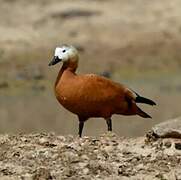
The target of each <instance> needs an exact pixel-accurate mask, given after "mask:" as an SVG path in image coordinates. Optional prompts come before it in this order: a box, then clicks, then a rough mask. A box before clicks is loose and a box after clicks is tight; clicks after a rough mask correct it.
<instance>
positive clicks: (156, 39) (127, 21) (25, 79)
mask: <svg viewBox="0 0 181 180" xmlns="http://www.w3.org/2000/svg"><path fill="white" fill-rule="evenodd" d="M180 6H181V1H180V0H172V1H170V0H165V1H164V2H163V1H162V0H157V1H156V0H154V1H149V2H148V1H145V0H135V1H130V0H112V1H108V0H91V1H90V0H76V1H75V0H74V1H73V0H61V1H59V0H52V1H50V0H39V1H35V0H32V1H24V0H0V34H1V36H0V132H1V133H9V132H29V133H30V132H40V131H41V132H49V131H54V132H57V133H58V134H74V135H75V134H77V126H78V125H77V121H76V116H74V115H72V114H70V113H69V112H67V111H66V110H64V109H63V108H62V107H61V106H59V104H58V103H57V101H56V100H55V97H54V94H53V83H54V81H55V78H56V75H57V72H58V69H59V68H60V66H56V67H53V68H48V67H47V64H48V63H49V61H50V59H51V58H52V55H53V50H54V48H55V47H56V46H57V45H59V44H62V43H68V44H69V43H70V44H74V45H75V46H76V47H77V48H78V49H79V51H80V66H79V69H78V72H79V73H90V72H91V73H97V74H102V73H104V72H108V73H109V74H110V76H111V78H112V79H113V80H115V81H117V82H121V83H125V84H127V85H128V86H129V87H131V88H133V89H135V90H136V91H138V92H139V93H140V94H142V95H144V96H147V97H149V98H152V99H153V100H154V101H156V102H157V104H158V106H157V107H156V108H150V107H147V106H144V107H143V109H144V110H145V111H147V112H148V113H149V114H151V115H152V116H153V119H152V120H151V121H145V120H144V119H141V118H139V117H122V116H114V117H113V120H114V121H113V128H114V131H115V132H116V133H117V134H119V135H125V136H140V135H143V134H144V133H145V132H146V131H147V130H148V129H149V128H150V127H151V126H152V125H154V124H156V123H158V122H160V121H164V120H166V119H169V118H173V117H176V116H179V115H180V105H179V104H178V103H176V102H180V100H181V99H180V98H181V96H180V91H181V83H180V69H181V59H180V57H181V53H180V47H181V40H180V30H181V22H180V17H181V12H180V8H179V7H180ZM105 130H106V125H105V122H104V121H103V120H98V119H93V120H91V121H89V122H87V123H86V127H85V135H92V136H94V135H100V134H102V133H104V132H105Z"/></svg>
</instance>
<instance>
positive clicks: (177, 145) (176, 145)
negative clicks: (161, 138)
mask: <svg viewBox="0 0 181 180" xmlns="http://www.w3.org/2000/svg"><path fill="white" fill-rule="evenodd" d="M175 149H177V150H181V142H176V143H175Z"/></svg>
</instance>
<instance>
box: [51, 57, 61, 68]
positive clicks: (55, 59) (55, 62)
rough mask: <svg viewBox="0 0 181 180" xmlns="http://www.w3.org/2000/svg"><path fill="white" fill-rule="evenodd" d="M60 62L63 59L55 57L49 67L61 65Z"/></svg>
mask: <svg viewBox="0 0 181 180" xmlns="http://www.w3.org/2000/svg"><path fill="white" fill-rule="evenodd" d="M60 61H61V59H59V58H58V56H54V57H53V59H52V60H51V62H50V63H49V64H48V65H49V66H53V65H55V64H57V63H59V62H60Z"/></svg>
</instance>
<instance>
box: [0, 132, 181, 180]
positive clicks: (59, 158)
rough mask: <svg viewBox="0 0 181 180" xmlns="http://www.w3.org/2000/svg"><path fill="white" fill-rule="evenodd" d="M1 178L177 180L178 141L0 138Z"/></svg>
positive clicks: (47, 136)
mask: <svg viewBox="0 0 181 180" xmlns="http://www.w3.org/2000/svg"><path fill="white" fill-rule="evenodd" d="M0 153H1V157H0V179H3V180H12V179H13V180H15V179H17V180H19V179H24V180H31V179H32V180H45V179H47V180H48V179H72V180H73V179H86V180H88V179H96V180H98V179H106V180H111V179H114V180H118V179H123V180H128V179H134V180H141V179H147V180H153V179H155V180H156V179H158V180H160V179H164V180H178V179H181V169H180V168H181V166H180V165H181V162H180V160H181V141H180V140H178V139H177V140H176V139H171V138H170V139H157V140H156V141H147V139H146V138H145V137H140V138H134V139H132V138H123V137H122V138H120V137H118V136H116V135H115V134H112V133H107V134H103V135H101V136H100V137H99V138H96V137H83V138H78V137H73V136H57V135H55V134H53V133H52V134H51V133H49V134H45V133H44V134H43V133H42V134H29V135H23V134H21V135H1V136H0Z"/></svg>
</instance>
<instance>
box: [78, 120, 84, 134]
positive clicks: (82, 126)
mask: <svg viewBox="0 0 181 180" xmlns="http://www.w3.org/2000/svg"><path fill="white" fill-rule="evenodd" d="M83 128H84V121H79V137H82V130H83Z"/></svg>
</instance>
